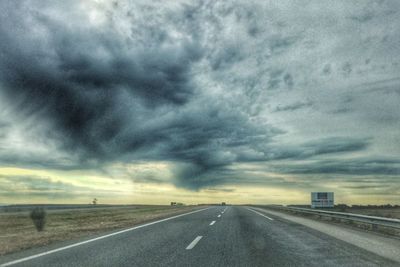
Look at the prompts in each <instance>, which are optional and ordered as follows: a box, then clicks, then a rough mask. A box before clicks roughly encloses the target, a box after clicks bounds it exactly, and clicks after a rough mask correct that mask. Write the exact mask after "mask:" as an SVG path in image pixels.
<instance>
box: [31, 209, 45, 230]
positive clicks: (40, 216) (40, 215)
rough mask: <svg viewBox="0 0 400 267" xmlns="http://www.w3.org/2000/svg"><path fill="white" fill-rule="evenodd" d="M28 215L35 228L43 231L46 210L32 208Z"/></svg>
mask: <svg viewBox="0 0 400 267" xmlns="http://www.w3.org/2000/svg"><path fill="white" fill-rule="evenodd" d="M30 217H31V219H32V221H33V224H34V225H35V227H36V230H38V232H41V231H43V229H44V225H45V224H46V211H45V210H44V209H43V208H39V207H37V208H34V209H33V210H32V211H31V213H30Z"/></svg>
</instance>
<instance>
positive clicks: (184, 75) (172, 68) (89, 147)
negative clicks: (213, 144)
mask: <svg viewBox="0 0 400 267" xmlns="http://www.w3.org/2000/svg"><path fill="white" fill-rule="evenodd" d="M3 5H4V6H6V7H5V9H6V10H8V11H9V12H10V13H11V14H7V15H5V14H3V15H2V16H1V23H0V25H1V26H0V34H1V36H2V41H1V43H0V50H1V60H0V69H1V74H0V79H1V85H2V88H3V90H4V91H5V93H6V96H7V97H8V99H10V100H11V101H13V102H14V103H15V105H16V107H15V108H16V109H17V110H18V112H23V113H25V114H26V115H27V116H33V115H38V116H40V117H41V119H46V120H48V121H50V122H51V123H52V124H53V130H55V133H54V134H57V135H61V136H62V138H64V139H65V140H64V143H65V148H67V149H69V148H71V149H72V150H75V151H76V150H81V151H82V152H83V153H84V154H87V156H89V157H95V158H100V159H101V158H103V157H108V155H107V154H110V153H120V152H121V151H122V152H124V150H135V149H137V148H139V147H140V146H142V145H144V144H146V143H148V142H154V141H156V140H154V138H155V139H157V138H159V136H157V133H154V136H148V135H147V134H143V135H140V134H139V136H135V137H136V138H131V140H124V137H119V136H118V135H119V134H120V133H121V131H122V130H123V128H124V127H126V124H127V123H133V124H135V123H138V124H139V123H142V121H140V119H137V118H138V117H140V116H141V115H140V114H135V112H133V113H132V114H129V113H128V112H127V111H126V109H127V108H129V106H130V107H134V106H139V108H138V109H141V110H143V109H156V108H157V107H159V106H162V105H172V106H181V105H184V104H185V103H186V102H187V101H189V99H190V97H191V96H192V94H193V93H194V88H193V86H192V85H191V81H190V80H191V78H190V73H189V72H190V66H191V64H192V63H193V62H194V61H196V60H198V59H199V58H200V56H201V48H200V47H198V46H196V45H195V44H194V43H188V42H183V43H181V44H177V45H176V46H173V47H165V46H163V43H162V42H161V43H158V44H157V43H156V44H153V46H154V48H150V49H143V48H140V47H139V48H136V49H135V47H134V46H133V45H132V46H133V47H130V46H126V45H124V41H125V40H121V38H120V37H119V36H117V35H116V34H114V33H113V31H112V30H113V29H105V30H101V29H92V28H90V27H88V28H85V27H81V28H79V29H78V28H76V29H71V28H70V27H68V26H67V25H65V24H62V23H60V22H58V21H54V20H52V19H51V18H48V17H47V16H46V14H41V13H39V14H37V13H34V14H26V15H28V16H29V17H30V18H31V19H32V20H33V21H34V23H35V24H36V25H35V26H36V27H38V28H39V29H40V30H42V31H45V32H46V38H36V37H35V36H34V35H32V34H30V31H31V28H30V27H31V25H29V24H28V22H27V21H24V20H23V19H20V18H23V17H24V13H23V12H24V11H23V10H20V9H18V6H19V5H18V4H16V3H11V2H3ZM76 26H78V25H76ZM16 27H18V28H19V32H15V30H14V29H15V28H16ZM149 41H152V40H149ZM132 50H134V51H132ZM99 51H100V52H99ZM123 98H125V99H123ZM124 100H126V101H124ZM138 112H140V111H138ZM132 117H133V118H132ZM103 144H104V145H103ZM111 146H112V147H111Z"/></svg>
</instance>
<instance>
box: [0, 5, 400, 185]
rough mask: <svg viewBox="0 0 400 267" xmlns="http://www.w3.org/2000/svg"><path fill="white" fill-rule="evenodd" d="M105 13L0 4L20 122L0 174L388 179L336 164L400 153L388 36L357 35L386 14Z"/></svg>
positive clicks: (193, 180)
mask: <svg viewBox="0 0 400 267" xmlns="http://www.w3.org/2000/svg"><path fill="white" fill-rule="evenodd" d="M311 2H312V1H311ZM311 2H310V3H311ZM116 3H117V4H110V3H107V2H105V3H100V4H99V3H95V2H93V3H92V2H86V1H82V2H79V1H76V2H72V1H71V2H68V1H67V2H66V3H64V2H45V3H43V2H41V1H26V2H24V1H18V2H15V1H2V2H1V3H0V10H1V11H0V12H1V13H0V36H1V41H0V89H1V94H0V101H1V103H0V104H4V105H7V106H8V107H9V109H10V110H11V109H12V110H13V112H14V113H13V114H14V115H15V117H13V118H12V119H9V120H4V121H5V124H2V123H1V121H3V120H0V131H1V132H0V164H1V165H3V166H4V165H7V166H10V165H12V166H25V167H27V166H28V167H31V166H33V167H37V168H40V167H43V168H53V169H68V170H70V169H96V170H98V169H102V168H103V167H104V168H105V169H106V168H107V166H110V165H112V163H133V164H134V163H135V162H139V161H144V162H147V161H151V162H152V161H163V162H165V161H167V162H168V163H169V164H170V163H171V165H173V166H172V167H171V168H172V171H173V178H171V180H168V182H172V183H174V184H175V185H176V186H179V187H184V188H188V189H191V190H199V189H201V188H214V187H215V188H217V187H218V185H227V184H229V183H234V184H246V183H252V182H253V183H257V184H261V183H263V181H265V177H263V176H262V175H259V176H257V175H254V174H251V175H249V176H246V175H244V174H243V173H241V172H235V170H234V168H233V167H234V166H236V164H237V163H244V164H246V163H255V164H265V165H267V164H269V163H271V162H273V163H274V164H275V163H276V162H282V165H279V166H275V165H274V170H276V172H278V173H283V174H287V173H293V174H297V173H298V174H329V173H340V174H341V173H343V174H345V173H347V174H357V173H358V174H360V175H364V174H368V173H371V174H392V175H395V174H398V163H397V162H390V161H382V162H375V161H374V162H369V161H365V160H362V159H352V160H348V161H345V160H343V159H342V158H343V157H344V156H351V155H352V154H358V156H360V155H361V156H363V155H364V153H365V154H367V152H369V151H368V149H369V148H370V147H373V148H374V149H376V150H377V151H379V152H377V153H378V154H379V153H383V152H385V149H386V150H388V149H387V147H385V146H382V147H383V148H382V149H380V144H378V142H379V141H381V140H384V139H385V137H386V138H388V140H390V141H388V143H390V142H393V140H395V139H394V137H393V136H396V135H395V134H393V132H395V130H393V129H394V128H395V127H393V125H395V123H396V122H398V118H397V117H396V114H397V113H396V112H393V111H397V109H398V105H397V102H396V99H397V98H396V97H398V95H399V94H398V78H393V77H392V76H396V75H397V76H398V71H396V70H397V69H396V68H398V67H397V65H395V64H396V62H395V57H394V56H393V55H397V54H399V53H395V52H397V50H396V48H397V47H398V46H396V45H395V44H397V43H398V42H397V39H396V36H393V34H392V35H391V34H390V33H389V34H386V35H387V36H383V35H384V31H385V30H384V29H386V24H388V22H386V21H384V22H383V23H382V22H381V23H379V22H378V21H377V26H376V28H373V29H371V30H370V28H369V26H368V23H369V22H370V21H372V20H374V21H375V20H378V18H379V16H380V15H382V14H384V12H383V11H382V12H383V13H382V12H381V11H380V10H381V9H379V8H377V10H378V11H379V12H380V13H379V12H378V11H377V12H378V15H376V14H375V15H374V16H373V17H371V18H370V17H369V15H368V17H367V19H364V17H363V16H364V14H372V13H371V12H372V11H373V12H374V10H372V11H370V10H362V12H361V13H357V12H350V11H352V10H353V9H354V10H355V11H357V10H358V8H355V6H354V5H352V4H349V7H348V8H346V9H348V10H350V11H349V12H347V13H346V12H343V10H344V8H343V6H344V5H345V4H344V3H339V4H332V6H329V7H328V8H327V9H326V7H325V6H324V5H322V6H320V4H319V3H318V1H315V2H314V4H313V3H311V4H310V6H307V5H304V6H303V4H301V5H298V4H297V5H294V6H292V7H289V6H287V4H285V3H283V4H277V7H276V8H275V9H274V8H273V7H272V6H269V5H262V4H260V3H251V2H249V3H248V4H247V3H237V4H232V3H228V2H223V1H221V2H218V1H209V2H207V1H204V2H200V3H198V4H192V5H191V4H172V3H168V4H164V3H157V4H155V5H153V6H152V5H151V3H150V2H149V3H148V4H139V3H130V2H123V1H122V2H116ZM279 5H282V6H279ZM313 5H315V6H313ZM309 7H311V8H309ZM356 7H357V5H356ZM386 9H387V8H386ZM316 10H317V11H318V12H316ZM379 14H380V15H379ZM343 18H346V19H343ZM348 18H352V19H348ZM394 19H395V16H392V17H391V20H393V21H394V22H393V23H392V24H396V22H397V21H396V20H394ZM336 21H342V22H343V23H340V24H338V23H336ZM361 24H362V25H361ZM364 24H366V25H364ZM363 27H365V28H363ZM369 30H370V32H371V33H369ZM381 32H383V33H382V34H381ZM360 33H362V36H361V35H360ZM333 35H334V36H335V38H331V36H333ZM363 45H364V46H363ZM353 48H354V49H353ZM366 58H371V60H370V63H369V64H365V59H366ZM388 58H389V59H390V60H393V62H391V63H392V65H390V66H389V65H388V64H386V63H387V61H388ZM360 61H361V62H362V66H361V65H360V63H359V62H360ZM397 64H398V63H397ZM383 70H384V71H383ZM383 72H384V75H385V76H384V77H383V78H382V76H383V74H382V73H383ZM393 73H395V74H393ZM370 74H371V75H370ZM397 76H396V77H397ZM368 77H372V78H368ZM367 78H368V79H367ZM379 79H383V80H384V79H387V80H388V81H391V79H392V82H390V83H389V85H390V86H389V87H390V88H388V89H390V90H391V91H388V92H387V93H385V94H381V92H386V91H385V90H386V89H385V88H384V89H385V90H381V89H382V88H381V87H382V84H376V86H374V84H373V83H374V81H375V82H376V81H378V80H379ZM333 81H334V82H333ZM353 83H354V86H353ZM331 87H332V88H331ZM375 87H376V88H375ZM378 87H379V88H378ZM327 88H328V89H327ZM349 88H351V89H354V90H355V91H357V92H356V93H355V92H354V91H352V90H349ZM365 88H366V89H365ZM367 89H369V90H370V92H367ZM371 90H379V92H378V91H376V92H375V91H371ZM395 90H397V91H395ZM343 92H345V93H343ZM378 93H379V94H380V96H378ZM343 96H347V97H349V99H353V98H354V101H353V100H352V101H348V102H346V101H345V100H344V98H343ZM378 97H379V98H378ZM308 99H311V100H308ZM375 99H379V100H380V102H379V103H378V101H374V100H375ZM336 100H337V101H336ZM350 102H351V103H350ZM279 103H286V104H285V105H281V106H279V105H278V104H279ZM380 103H382V104H380ZM372 105H376V106H374V108H370V107H371V106H372ZM266 106H269V107H275V109H274V110H272V111H271V110H267V109H266V108H265V107H266ZM378 106H379V107H378ZM325 107H326V110H324V109H323V108H325ZM305 108H307V113H308V114H307V117H304V114H301V113H302V111H303V109H305ZM318 108H320V109H321V110H322V112H319V110H318ZM350 110H351V111H353V110H354V112H346V111H350ZM376 110H378V111H379V112H375V111H376ZM1 111H2V110H0V112H1ZM323 111H326V112H325V113H324V112H323ZM329 111H331V112H329ZM332 111H333V112H335V111H336V113H332ZM339 112H340V113H339ZM357 112H358V113H357ZM328 113H329V114H328ZM353 113H354V114H353ZM296 114H297V115H296ZM327 114H328V115H329V116H328V117H327ZM336 114H337V115H336ZM0 115H3V113H0ZM356 115H358V116H359V117H350V116H356ZM347 116H349V117H347ZM338 117H340V119H337V118H338ZM10 121H12V123H11V124H10ZM378 122H380V123H381V124H382V122H384V123H386V124H385V127H386V128H385V127H383V128H385V129H383V128H382V129H383V130H382V131H381V132H379V131H378V129H381V128H379V127H378V126H377V125H378V124H377V123H378ZM19 123H21V124H23V125H24V127H17V126H18V124H19ZM274 123H276V124H274ZM14 124H15V125H14ZM354 124H357V126H359V127H358V128H359V129H358V128H357V129H356V128H355V127H353V128H352V127H351V126H354ZM2 125H4V126H2ZM10 125H12V126H13V127H14V126H16V127H15V128H13V127H10ZM26 125H28V126H26ZM339 126H340V127H339ZM11 128H12V129H11ZM385 133H389V134H387V135H385ZM13 134H15V136H14V135H13ZM381 134H382V137H381ZM21 136H22V137H21ZM366 136H367V137H369V136H371V138H365V137H366ZM13 138H14V139H13ZM18 138H19V139H18ZM23 138H25V140H22V141H25V143H28V144H35V145H36V144H37V146H39V144H44V145H43V146H44V147H46V148H49V149H48V150H46V149H44V150H40V149H39V148H37V151H39V150H40V152H41V153H35V151H34V149H32V148H30V149H31V150H29V151H28V152H26V151H24V150H25V147H24V146H23V145H19V146H18V148H17V145H16V144H20V143H21V144H24V142H22V141H21V139H23ZM305 140H313V141H305ZM385 140H386V139H385ZM19 141H21V142H19ZM7 143H12V144H15V145H13V146H14V147H15V148H14V151H11V150H10V149H9V150H6V148H9V147H10V145H8V144H7ZM381 145H382V144H381ZM384 145H386V144H384ZM40 148H41V149H42V147H40ZM37 151H36V152H37ZM43 151H44V152H43ZM382 151H383V152H382ZM393 151H394V152H393ZM393 151H392V155H393V154H395V155H396V153H397V154H398V152H397V150H396V151H395V149H393ZM53 152H54V154H53ZM56 152H57V153H56ZM361 156H360V157H361ZM378 156H379V155H378ZM378 156H377V157H378ZM329 157H331V159H330V160H326V158H329ZM334 157H337V159H334ZM323 159H325V160H323ZM296 161H299V162H300V163H298V164H293V165H292V164H289V163H294V162H296ZM311 161H315V163H312V162H311ZM304 162H307V163H304ZM310 162H311V163H310ZM283 163H286V164H283ZM296 163H297V162H296ZM242 174H243V176H241V175H242ZM133 176H134V175H133ZM132 179H133V180H135V179H136V181H138V182H146V181H148V182H152V183H163V182H165V181H166V180H165V179H161V178H159V177H157V176H155V175H154V173H148V174H146V173H145V174H143V175H142V176H140V177H138V176H136V177H135V178H132ZM273 183H274V182H271V184H273ZM275 183H276V185H281V186H283V187H284V186H287V185H288V184H289V183H290V182H288V181H285V180H279V179H276V180H275Z"/></svg>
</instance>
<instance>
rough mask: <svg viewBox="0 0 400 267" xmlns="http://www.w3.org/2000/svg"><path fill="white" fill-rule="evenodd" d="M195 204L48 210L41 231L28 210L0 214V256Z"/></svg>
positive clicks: (161, 215)
mask: <svg viewBox="0 0 400 267" xmlns="http://www.w3.org/2000/svg"><path fill="white" fill-rule="evenodd" d="M199 208H201V207H198V206H181V207H179V206H174V207H171V206H129V207H108V208H96V209H74V210H52V211H48V212H47V217H46V226H45V229H44V231H42V232H38V231H36V229H35V227H34V225H33V223H32V221H31V219H30V218H29V212H27V211H25V212H13V213H8V212H5V213H0V255H4V254H7V253H11V252H16V251H19V250H23V249H27V248H32V247H38V246H43V245H47V244H50V243H53V242H56V241H61V240H71V239H80V238H83V237H88V236H90V235H94V234H99V233H101V232H107V231H111V230H115V229H121V228H128V227H131V226H134V225H137V224H140V223H144V222H148V221H152V220H156V219H160V218H165V217H169V216H173V215H176V214H180V213H185V212H189V211H191V210H195V209H199ZM203 208H204V207H203Z"/></svg>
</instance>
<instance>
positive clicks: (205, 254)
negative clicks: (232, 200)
mask: <svg viewBox="0 0 400 267" xmlns="http://www.w3.org/2000/svg"><path fill="white" fill-rule="evenodd" d="M48 250H49V248H47V250H46V248H42V249H39V251H38V250H37V249H36V250H34V251H25V252H22V253H19V254H14V255H11V258H13V259H20V258H24V257H27V256H31V255H33V257H32V258H30V259H28V260H25V261H22V262H14V263H13V262H11V263H12V264H11V265H9V266H400V264H399V263H395V262H392V261H390V260H387V259H384V258H382V257H380V256H377V255H375V254H372V253H370V252H368V251H366V250H363V249H360V248H358V247H356V246H354V245H351V244H348V243H346V242H344V241H341V240H338V239H336V238H334V237H331V236H328V235H326V234H323V233H321V232H318V231H316V230H313V229H311V228H308V227H306V226H303V225H300V224H296V223H293V222H289V221H286V220H284V219H281V218H280V217H276V216H270V215H265V214H261V213H259V212H258V211H254V210H250V209H248V208H246V207H240V206H226V207H223V206H220V207H211V208H209V209H206V210H202V211H199V212H194V213H191V214H188V215H184V216H179V217H176V218H172V219H169V220H164V221H162V222H158V223H153V224H150V225H145V226H143V227H139V228H137V229H132V230H129V231H125V232H122V233H118V234H113V235H110V236H107V237H105V238H101V239H97V240H93V241H90V242H87V243H83V244H79V245H76V246H72V247H69V248H66V249H64V248H62V249H61V250H59V251H56V252H54V253H49V254H45V255H42V256H37V254H38V253H40V252H41V253H43V252H46V251H48ZM35 255H36V256H35ZM4 260H5V259H3V260H2V261H1V262H2V263H3V264H4V263H5V261H4ZM7 260H8V259H7ZM0 266H5V265H0Z"/></svg>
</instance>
